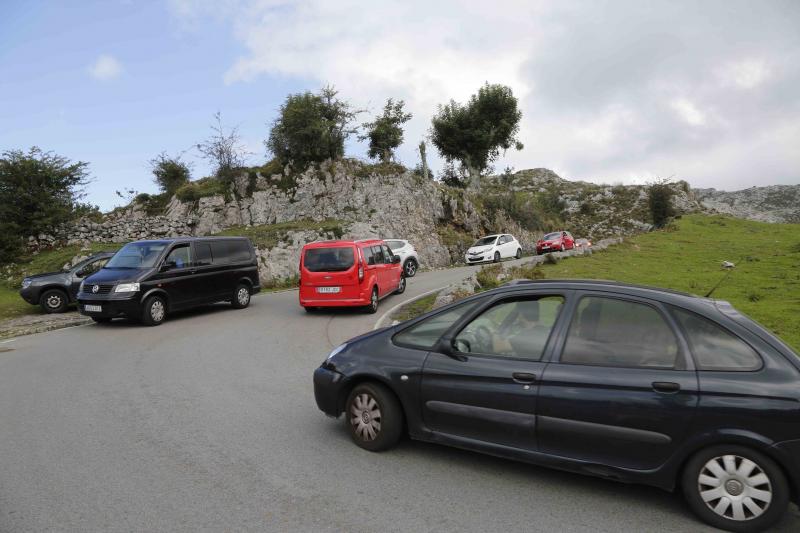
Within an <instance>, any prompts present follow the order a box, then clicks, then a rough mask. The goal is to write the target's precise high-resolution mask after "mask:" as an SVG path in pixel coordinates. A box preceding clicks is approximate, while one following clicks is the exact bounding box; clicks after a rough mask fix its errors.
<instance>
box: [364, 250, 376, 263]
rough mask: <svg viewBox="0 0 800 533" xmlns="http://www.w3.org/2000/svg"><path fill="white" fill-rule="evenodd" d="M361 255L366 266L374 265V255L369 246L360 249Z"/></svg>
mask: <svg viewBox="0 0 800 533" xmlns="http://www.w3.org/2000/svg"><path fill="white" fill-rule="evenodd" d="M361 253H363V254H364V261H366V262H367V265H374V264H375V255H374V254H373V253H372V247H371V246H365V247H363V248H362V249H361Z"/></svg>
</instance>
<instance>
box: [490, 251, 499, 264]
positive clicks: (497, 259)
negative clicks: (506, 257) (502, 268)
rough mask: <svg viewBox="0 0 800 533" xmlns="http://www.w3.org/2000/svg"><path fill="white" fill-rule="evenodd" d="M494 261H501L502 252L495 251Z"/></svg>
mask: <svg viewBox="0 0 800 533" xmlns="http://www.w3.org/2000/svg"><path fill="white" fill-rule="evenodd" d="M492 262H493V263H499V262H500V252H495V253H494V261H492Z"/></svg>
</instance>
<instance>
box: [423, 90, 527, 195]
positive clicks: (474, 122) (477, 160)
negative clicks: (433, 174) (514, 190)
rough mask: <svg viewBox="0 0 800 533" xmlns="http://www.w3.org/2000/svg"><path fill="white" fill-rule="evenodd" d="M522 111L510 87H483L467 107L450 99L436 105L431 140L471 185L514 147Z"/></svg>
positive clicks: (516, 143) (521, 146) (515, 146)
mask: <svg viewBox="0 0 800 533" xmlns="http://www.w3.org/2000/svg"><path fill="white" fill-rule="evenodd" d="M521 118H522V112H521V111H520V110H519V109H518V107H517V99H516V97H514V95H513V93H512V92H511V88H510V87H507V86H505V85H490V84H488V83H487V84H486V85H484V86H483V87H481V88H480V89H479V90H478V94H477V95H472V97H471V98H470V101H469V102H468V103H467V104H460V103H458V102H455V101H453V100H451V101H450V103H449V104H447V105H444V106H439V110H438V112H437V114H436V115H435V116H434V117H433V119H432V126H431V141H432V142H433V144H434V146H436V148H437V149H438V150H439V153H441V154H442V156H443V157H444V158H445V159H446V160H448V161H459V162H460V163H461V164H462V166H463V167H464V168H465V169H466V170H467V172H468V173H469V175H470V178H471V180H472V181H473V183H475V182H476V180H477V178H478V176H479V174H480V172H482V171H483V170H485V169H486V168H487V167H488V166H489V164H490V163H491V162H492V161H494V160H496V159H497V157H498V156H499V155H500V151H501V150H508V149H509V148H512V147H513V148H516V149H517V150H521V149H522V148H523V145H522V143H521V142H520V141H519V140H518V139H517V134H518V133H519V123H520V119H521Z"/></svg>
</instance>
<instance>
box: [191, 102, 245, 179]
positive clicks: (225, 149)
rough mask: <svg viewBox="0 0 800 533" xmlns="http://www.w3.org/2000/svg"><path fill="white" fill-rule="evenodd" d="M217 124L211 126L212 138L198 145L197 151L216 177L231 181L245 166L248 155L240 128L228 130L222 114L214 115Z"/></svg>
mask: <svg viewBox="0 0 800 533" xmlns="http://www.w3.org/2000/svg"><path fill="white" fill-rule="evenodd" d="M214 121H215V122H216V123H215V124H211V131H212V134H211V137H209V138H208V139H206V140H205V141H203V142H201V143H199V144H198V145H197V149H198V150H199V151H200V153H201V154H202V156H203V158H204V159H206V160H207V161H208V162H209V163H211V166H212V168H213V172H214V175H215V176H216V177H217V178H219V179H221V180H223V181H231V180H232V179H233V173H234V171H235V170H236V169H239V168H242V167H243V166H245V163H246V160H247V156H248V153H247V151H246V150H245V147H244V144H243V143H242V136H241V135H239V128H238V127H233V128H231V129H230V130H228V129H226V128H225V126H223V124H222V114H221V113H220V112H219V111H217V112H216V113H214Z"/></svg>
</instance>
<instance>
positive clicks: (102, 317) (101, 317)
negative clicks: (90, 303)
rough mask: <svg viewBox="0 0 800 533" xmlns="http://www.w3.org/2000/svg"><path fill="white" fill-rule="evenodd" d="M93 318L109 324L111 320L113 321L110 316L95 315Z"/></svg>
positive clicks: (99, 322)
mask: <svg viewBox="0 0 800 533" xmlns="http://www.w3.org/2000/svg"><path fill="white" fill-rule="evenodd" d="M92 320H94V321H95V322H97V323H98V324H108V323H109V322H111V317H108V316H93V317H92Z"/></svg>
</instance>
